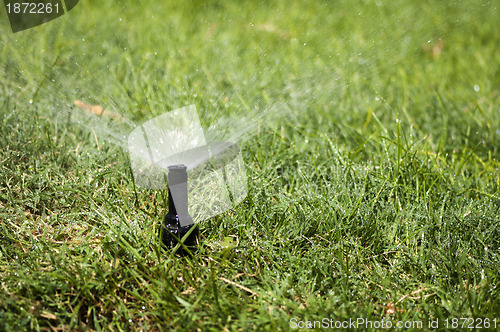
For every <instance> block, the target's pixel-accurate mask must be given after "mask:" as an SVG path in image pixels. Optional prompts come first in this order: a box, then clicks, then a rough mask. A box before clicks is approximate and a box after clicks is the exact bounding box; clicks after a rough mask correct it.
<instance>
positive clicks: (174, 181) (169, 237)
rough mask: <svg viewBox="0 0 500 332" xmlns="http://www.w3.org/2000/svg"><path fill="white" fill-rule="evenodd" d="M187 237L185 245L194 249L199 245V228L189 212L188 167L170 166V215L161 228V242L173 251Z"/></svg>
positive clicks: (166, 217)
mask: <svg viewBox="0 0 500 332" xmlns="http://www.w3.org/2000/svg"><path fill="white" fill-rule="evenodd" d="M191 228H194V229H193V230H191ZM190 230H191V231H190ZM188 233H189V234H188ZM187 234H188V235H187ZM186 235H187V238H186V239H184V241H183V243H184V245H185V246H186V247H188V248H189V247H191V248H190V249H192V248H193V247H194V246H195V245H196V244H197V243H198V228H197V227H196V226H195V224H194V221H193V218H192V217H191V216H190V215H189V212H188V187H187V167H186V165H184V164H179V165H171V166H168V213H167V214H166V215H165V219H164V220H163V225H162V226H161V228H160V236H161V241H162V243H163V245H164V246H165V247H166V248H168V249H172V248H174V247H175V246H176V245H177V243H179V241H181V240H182V239H183V238H184V237H185V236H186ZM181 251H182V250H181Z"/></svg>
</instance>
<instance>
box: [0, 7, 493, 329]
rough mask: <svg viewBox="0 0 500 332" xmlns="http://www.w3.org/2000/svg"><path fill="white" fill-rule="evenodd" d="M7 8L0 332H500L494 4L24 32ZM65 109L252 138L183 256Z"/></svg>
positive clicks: (150, 194)
mask: <svg viewBox="0 0 500 332" xmlns="http://www.w3.org/2000/svg"><path fill="white" fill-rule="evenodd" d="M3 8H4V7H2V9H1V10H0V11H1V12H0V17H4V19H2V20H1V21H0V77H1V82H2V83H1V84H0V89H1V90H0V116H1V119H2V125H1V127H0V128H1V129H0V131H1V132H0V161H1V168H0V180H1V181H2V185H1V186H0V220H1V228H0V242H1V246H0V280H1V285H0V287H1V288H2V291H1V292H0V330H26V329H30V330H51V329H53V328H54V327H63V328H64V329H69V330H71V329H78V328H79V329H82V330H97V331H99V330H102V329H112V330H132V329H133V330H167V329H171V328H177V329H190V330H195V329H202V330H208V329H213V330H220V329H225V330H242V329H253V330H263V329H267V330H280V329H281V330H288V329H289V328H290V319H292V318H297V319H298V320H321V319H323V318H325V317H327V318H332V319H334V320H345V319H349V318H352V319H356V318H358V317H362V318H365V319H369V320H393V321H396V320H402V321H405V320H421V321H424V322H426V321H427V320H429V319H435V318H440V319H444V318H452V317H472V318H478V317H481V318H486V317H488V318H490V319H494V318H496V319H497V324H500V321H499V320H498V319H499V316H498V312H500V301H499V298H500V294H499V292H500V290H499V287H500V286H499V282H500V279H499V263H500V262H499V258H498V253H499V249H500V244H499V227H500V226H499V217H498V211H499V197H500V196H499V195H500V194H499V186H500V179H499V170H498V159H499V150H498V139H499V135H500V131H499V129H498V128H499V125H500V123H499V122H500V118H499V117H498V116H496V113H497V112H498V105H499V101H500V100H499V99H500V98H499V89H498V84H499V82H500V71H499V64H500V55H499V53H498V52H497V48H498V45H499V42H500V29H499V28H500V26H499V25H500V24H499V23H498V22H499V20H498V18H499V17H500V15H499V10H498V5H497V3H496V2H494V1H479V2H478V1H468V0H463V1H457V2H453V3H446V4H444V3H443V4H437V3H435V2H434V1H418V2H412V3H408V2H402V1H397V2H393V3H383V2H380V1H368V0H367V1H362V2H357V3H353V2H349V1H332V2H328V3H320V2H316V1H313V2H299V1H273V2H264V1H256V2H251V3H247V2H243V1H184V2H162V3H160V2H153V1H137V2H129V1H114V2H112V3H99V4H97V3H93V2H80V3H79V4H78V6H77V7H75V9H73V10H72V11H70V12H69V13H68V14H66V15H64V16H62V17H61V18H59V19H57V20H55V21H52V22H49V23H47V24H45V25H42V26H40V27H37V28H34V29H30V30H26V31H24V32H21V33H16V34H12V33H11V31H10V27H9V26H8V22H7V19H6V17H7V16H6V13H5V10H4V9H3ZM77 99H78V100H82V101H84V102H85V103H88V104H96V105H97V104H98V105H102V106H103V107H104V108H105V109H107V110H109V111H110V112H114V113H117V114H121V115H123V116H125V117H126V118H127V119H129V120H130V121H131V122H132V123H140V122H142V121H145V120H147V119H149V118H151V117H154V116H157V115H160V114H162V113H164V112H166V111H170V110H173V109H176V108H179V107H183V106H185V105H189V104H193V103H194V104H196V105H197V108H198V110H199V113H200V117H201V118H202V123H203V124H204V126H207V127H208V126H210V125H212V124H214V123H217V122H218V121H219V119H220V118H221V117H229V118H231V117H232V118H238V117H244V116H248V115H250V116H251V117H252V116H253V117H255V118H256V119H255V123H259V121H261V122H262V123H261V124H260V125H258V126H256V128H257V129H256V130H255V131H254V132H252V133H251V134H253V136H251V135H249V137H248V136H245V139H244V140H243V141H242V142H241V146H242V149H243V152H244V159H245V162H246V166H247V172H248V180H249V195H248V197H247V199H246V200H245V201H244V202H243V203H242V204H240V205H239V206H236V207H234V209H233V210H232V211H230V212H228V213H225V214H223V215H220V216H218V217H216V218H213V219H211V220H209V221H207V222H205V223H203V224H202V225H201V231H202V237H203V245H202V246H201V248H200V250H199V252H198V254H197V255H196V256H195V257H194V258H179V257H177V256H175V255H174V254H172V253H166V252H162V251H161V250H160V249H159V248H158V243H157V237H156V235H155V231H156V227H157V223H158V221H159V220H160V219H161V217H162V215H163V214H164V213H165V210H164V209H165V199H166V193H165V192H162V191H149V190H145V189H140V188H137V187H135V186H134V184H133V182H132V181H131V173H130V170H129V165H128V156H127V153H126V151H125V150H123V149H122V147H120V143H122V142H120V140H119V139H118V141H117V140H116V139H114V140H111V139H110V137H109V135H106V132H108V134H109V133H110V132H111V130H113V132H114V133H116V132H118V133H121V134H123V135H126V134H127V130H128V129H129V127H127V123H120V122H119V121H118V122H117V121H113V120H106V119H98V120H92V121H91V119H89V118H88V117H82V115H81V113H82V112H83V111H82V110H81V109H79V108H78V107H76V106H75V105H74V100H77ZM103 125H106V126H103ZM94 126H95V127H94ZM98 127H99V128H100V130H98V129H99V128H98ZM103 128H104V129H103ZM106 128H108V129H106ZM115 136H116V135H115Z"/></svg>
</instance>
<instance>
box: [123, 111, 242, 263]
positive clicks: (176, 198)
mask: <svg viewBox="0 0 500 332" xmlns="http://www.w3.org/2000/svg"><path fill="white" fill-rule="evenodd" d="M128 148H129V155H130V164H131V168H132V171H133V173H134V183H135V184H136V185H137V186H139V187H142V188H148V189H157V190H164V189H165V188H166V187H167V186H168V213H167V214H166V215H165V217H164V218H163V221H162V223H161V226H160V228H159V233H160V240H161V243H162V245H163V247H164V248H167V249H174V248H176V247H177V248H178V249H179V250H178V251H177V252H178V253H181V254H185V253H187V251H188V250H186V249H189V251H191V252H192V251H193V249H194V248H195V247H196V245H197V244H198V242H199V241H198V235H199V230H198V226H197V224H198V223H199V222H201V221H203V220H206V219H208V218H211V217H213V216H216V215H218V214H220V213H223V212H225V211H227V210H229V209H230V208H231V207H232V206H234V205H236V204H238V203H240V202H241V201H242V200H243V199H244V198H245V197H246V195H247V182H246V173H245V166H244V162H243V157H242V154H241V151H240V149H239V147H238V145H236V144H235V143H231V142H207V140H206V138H205V135H204V131H203V128H202V127H201V123H200V119H199V117H198V114H197V113H196V107H195V106H194V105H191V106H187V107H184V108H181V109H177V110H174V111H171V112H168V113H165V114H162V115H160V116H158V117H155V118H153V119H151V120H148V121H146V122H145V123H143V124H141V125H140V126H137V127H136V128H135V129H134V130H133V131H132V132H131V133H130V135H129V137H128ZM188 170H189V182H188ZM188 197H189V201H188ZM190 213H191V214H190Z"/></svg>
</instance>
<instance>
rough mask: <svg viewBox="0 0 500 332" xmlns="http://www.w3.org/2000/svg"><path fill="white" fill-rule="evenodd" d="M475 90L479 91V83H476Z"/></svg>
mask: <svg viewBox="0 0 500 332" xmlns="http://www.w3.org/2000/svg"><path fill="white" fill-rule="evenodd" d="M474 91H476V92H479V85H477V84H476V85H474Z"/></svg>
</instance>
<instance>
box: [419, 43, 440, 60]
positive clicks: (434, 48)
mask: <svg viewBox="0 0 500 332" xmlns="http://www.w3.org/2000/svg"><path fill="white" fill-rule="evenodd" d="M422 48H423V49H424V52H425V53H427V54H428V55H430V56H431V57H432V58H433V59H437V58H438V57H439V56H440V55H441V53H442V52H443V49H444V41H443V40H442V39H441V38H439V39H438V40H437V41H436V42H435V43H433V44H430V43H429V44H425V45H424V46H423V47H422Z"/></svg>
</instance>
